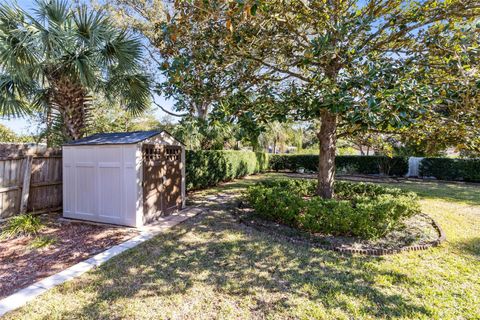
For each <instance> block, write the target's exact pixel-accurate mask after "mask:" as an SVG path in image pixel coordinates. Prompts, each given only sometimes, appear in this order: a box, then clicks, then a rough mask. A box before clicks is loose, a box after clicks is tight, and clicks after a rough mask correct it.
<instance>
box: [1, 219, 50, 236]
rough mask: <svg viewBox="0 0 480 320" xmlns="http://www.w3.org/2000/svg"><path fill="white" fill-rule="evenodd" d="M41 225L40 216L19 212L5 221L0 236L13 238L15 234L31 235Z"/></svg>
mask: <svg viewBox="0 0 480 320" xmlns="http://www.w3.org/2000/svg"><path fill="white" fill-rule="evenodd" d="M42 227H43V225H42V222H41V221H40V218H39V217H37V216H34V215H32V214H21V215H18V216H15V217H12V218H11V219H10V220H8V222H7V223H6V226H5V228H4V229H3V230H2V232H1V234H0V238H3V239H5V238H14V237H17V236H22V235H25V236H33V235H36V234H37V233H38V231H40V229H41V228H42Z"/></svg>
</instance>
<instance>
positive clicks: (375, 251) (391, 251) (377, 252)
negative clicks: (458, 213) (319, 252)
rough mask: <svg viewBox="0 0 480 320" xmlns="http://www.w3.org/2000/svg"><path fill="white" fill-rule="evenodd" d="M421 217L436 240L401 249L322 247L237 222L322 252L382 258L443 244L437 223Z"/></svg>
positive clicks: (444, 238)
mask: <svg viewBox="0 0 480 320" xmlns="http://www.w3.org/2000/svg"><path fill="white" fill-rule="evenodd" d="M420 214H421V215H422V216H425V217H427V218H429V219H430V220H431V223H432V226H433V227H434V228H435V229H436V230H437V232H438V238H437V239H436V240H434V241H430V242H428V243H425V244H419V245H413V246H405V247H401V248H395V249H354V248H344V247H337V246H333V245H324V244H318V243H312V242H309V241H305V240H300V239H295V238H292V237H289V236H285V235H283V234H280V233H279V232H276V231H272V230H271V229H267V228H266V227H263V226H260V225H258V224H255V223H252V222H250V221H247V220H246V219H243V218H241V217H240V218H238V220H239V222H240V223H242V224H244V225H246V226H248V227H250V228H253V229H256V230H258V231H262V232H266V233H268V234H270V235H273V236H275V237H278V238H282V239H284V240H287V241H288V242H291V243H297V244H302V245H306V246H309V247H315V248H319V249H324V250H330V251H336V252H339V253H346V254H362V255H368V256H384V255H392V254H397V253H401V252H408V251H421V250H427V249H429V248H433V247H437V246H439V245H440V244H441V243H443V242H444V241H445V240H446V239H447V238H446V236H445V233H444V232H443V229H442V228H441V227H440V225H438V223H437V222H436V221H435V220H434V219H433V218H432V217H430V216H429V215H427V214H425V213H420Z"/></svg>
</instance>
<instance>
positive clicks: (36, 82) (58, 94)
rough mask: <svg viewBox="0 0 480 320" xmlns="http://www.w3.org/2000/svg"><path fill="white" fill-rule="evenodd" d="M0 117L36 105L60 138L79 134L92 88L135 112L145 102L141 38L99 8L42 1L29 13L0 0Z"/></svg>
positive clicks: (62, 0) (58, 0)
mask: <svg viewBox="0 0 480 320" xmlns="http://www.w3.org/2000/svg"><path fill="white" fill-rule="evenodd" d="M0 57H1V58H0V115H14V116H18V115H24V114H26V113H30V112H31V111H33V110H35V111H38V110H41V111H42V112H44V113H45V114H46V115H47V118H48V119H47V121H53V118H57V120H59V121H60V122H61V124H62V129H63V131H64V135H65V136H66V137H68V138H69V139H78V138H80V137H81V136H82V135H83V134H84V132H85V131H84V129H85V127H86V124H87V120H88V116H89V106H90V104H91V94H92V93H104V94H105V95H106V96H107V97H109V98H112V99H118V100H119V101H122V106H123V107H124V108H125V109H127V110H129V111H131V112H134V113H135V112H139V111H142V110H144V109H145V108H146V107H147V106H148V105H149V98H150V95H149V81H148V79H147V77H146V76H145V75H144V73H143V71H142V70H141V68H140V62H141V59H142V50H141V42H140V41H139V39H137V38H135V37H133V36H132V35H131V34H129V33H128V32H126V31H122V30H121V29H118V28H117V27H116V26H115V25H114V24H112V22H111V21H110V20H109V19H108V18H107V16H106V15H105V14H104V13H102V12H101V11H95V10H90V9H89V8H88V7H87V6H80V7H76V8H73V7H72V6H71V5H70V4H69V2H68V1H66V0H40V1H37V2H35V8H34V10H33V13H32V14H30V13H29V12H27V11H25V10H23V9H21V8H20V7H18V6H17V5H15V4H11V3H3V4H2V5H0Z"/></svg>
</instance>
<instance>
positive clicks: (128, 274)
mask: <svg viewBox="0 0 480 320" xmlns="http://www.w3.org/2000/svg"><path fill="white" fill-rule="evenodd" d="M233 185H235V184H234V183H233V184H231V186H233ZM226 204H227V207H225V206H226ZM233 205H234V203H233V202H232V201H230V202H229V201H228V200H227V199H222V201H221V202H220V201H218V202H216V203H210V204H209V205H208V206H209V209H210V211H209V212H208V213H205V214H203V215H201V216H199V217H195V218H193V219H191V220H189V221H187V222H186V223H185V224H184V225H182V226H179V227H177V228H174V229H173V230H171V232H169V233H168V234H164V235H161V236H158V237H156V238H154V239H153V240H151V241H148V242H146V243H144V244H142V245H141V246H139V247H137V248H136V249H134V250H130V251H129V252H127V253H126V254H123V255H121V256H119V257H117V258H115V259H113V260H111V261H110V262H108V263H107V264H106V265H105V266H103V267H101V268H100V269H99V270H98V271H97V272H96V273H95V276H94V277H93V278H94V279H95V280H92V281H89V282H87V283H81V284H80V286H77V287H76V290H82V287H83V286H85V287H88V290H94V291H95V293H96V298H94V299H93V300H92V301H90V302H89V303H88V304H87V305H84V306H83V307H82V308H81V309H79V310H68V316H69V317H74V318H75V317H85V316H87V317H89V318H102V317H105V316H107V317H108V307H106V306H108V305H110V304H112V303H114V302H115V301H121V303H128V301H129V300H130V299H132V300H135V299H140V300H141V299H144V298H147V297H157V298H158V299H157V300H158V301H159V305H161V304H162V303H161V301H162V297H164V298H165V297H168V296H169V295H172V294H185V295H186V296H189V295H190V294H191V292H198V290H197V291H196V290H193V291H190V289H192V288H193V287H195V286H206V287H210V288H213V290H214V291H215V292H218V293H219V294H221V295H222V296H229V297H230V298H231V299H236V300H238V301H248V299H249V300H250V301H252V300H253V301H255V302H254V303H252V302H250V303H251V306H252V308H253V309H249V311H253V310H254V311H255V312H257V313H260V314H262V316H265V317H268V315H269V313H271V312H273V309H272V306H273V305H274V306H275V308H274V309H277V310H278V309H279V308H280V309H283V310H284V311H286V312H288V311H289V310H292V308H294V307H295V305H294V303H296V302H295V301H296V300H298V299H306V300H308V301H310V302H313V303H315V304H320V305H323V306H324V307H325V309H326V310H327V311H328V310H335V309H341V310H343V311H344V312H346V313H347V314H348V313H349V311H348V306H347V301H345V299H352V300H355V301H357V302H359V301H362V303H361V305H360V306H358V307H357V308H360V309H361V311H360V314H365V315H367V316H370V317H373V318H377V317H387V318H390V317H406V318H411V317H413V318H415V317H428V316H430V315H431V314H430V312H429V311H428V310H427V309H425V308H424V307H423V306H421V305H417V304H415V303H412V302H411V301H408V300H407V299H405V298H404V297H402V296H401V295H398V294H389V293H387V292H383V291H381V290H379V289H378V288H376V287H375V286H374V283H375V279H376V278H377V277H388V278H389V279H392V280H391V281H392V283H394V284H406V285H408V286H409V287H414V286H415V285H416V283H415V281H413V280H412V279H411V278H410V277H409V276H408V275H406V274H403V273H400V272H396V271H382V270H379V269H378V268H377V267H376V262H378V261H380V260H381V258H376V257H347V256H341V255H339V254H337V253H334V252H329V251H322V250H319V249H313V248H307V247H302V246H298V245H293V244H289V243H285V242H281V241H280V240H276V239H274V238H272V237H269V236H267V235H264V234H262V233H260V232H257V231H254V230H251V229H248V228H245V227H243V226H242V225H239V224H238V223H237V222H236V221H235V220H234V219H233V217H232V216H231V214H229V213H228V211H229V210H228V209H229V208H230V209H232V207H231V206H233ZM189 235H190V236H192V235H194V237H193V239H194V240H193V241H192V239H191V238H190V239H189V238H188V236H189ZM199 239H200V240H199ZM306 288H307V289H306ZM60 290H63V287H61V288H60ZM258 292H266V293H267V294H268V295H270V297H271V299H269V300H268V301H263V300H262V298H261V295H257V294H256V293H258ZM197 294H198V293H197ZM247 297H248V299H247V300H245V298H247ZM190 298H192V299H194V298H193V297H190ZM157 300H156V301H157ZM365 302H366V303H365ZM177 303H180V304H182V303H188V300H187V299H185V300H183V301H181V302H177ZM179 308H181V306H179ZM65 315H67V310H65ZM60 317H61V316H60Z"/></svg>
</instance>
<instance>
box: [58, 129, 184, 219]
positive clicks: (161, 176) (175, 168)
mask: <svg viewBox="0 0 480 320" xmlns="http://www.w3.org/2000/svg"><path fill="white" fill-rule="evenodd" d="M184 206H185V147H184V146H183V144H182V143H181V142H180V141H178V140H176V139H175V138H174V137H172V136H171V135H170V134H169V133H167V132H166V131H161V132H159V131H136V132H118V133H102V134H95V135H92V136H89V137H86V138H83V139H79V140H76V141H72V142H71V143H68V144H66V145H64V146H63V216H64V217H65V218H72V219H81V220H89V221H95V222H102V223H111V224H118V225H125V226H132V227H141V226H143V225H144V224H146V223H148V222H151V221H153V220H155V219H156V218H158V217H159V216H163V215H168V214H170V213H172V212H173V211H176V210H179V209H182V208H183V207H184Z"/></svg>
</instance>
